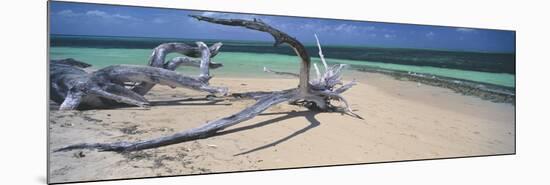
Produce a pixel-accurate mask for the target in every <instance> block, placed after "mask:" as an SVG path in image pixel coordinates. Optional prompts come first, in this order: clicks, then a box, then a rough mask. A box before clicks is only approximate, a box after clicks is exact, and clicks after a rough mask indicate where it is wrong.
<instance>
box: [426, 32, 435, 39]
mask: <svg viewBox="0 0 550 185" xmlns="http://www.w3.org/2000/svg"><path fill="white" fill-rule="evenodd" d="M426 37H428V38H433V37H435V33H434V32H428V33H426Z"/></svg>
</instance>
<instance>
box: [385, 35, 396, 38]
mask: <svg viewBox="0 0 550 185" xmlns="http://www.w3.org/2000/svg"><path fill="white" fill-rule="evenodd" d="M395 37H397V36H396V35H394V34H384V38H386V39H393V38H395Z"/></svg>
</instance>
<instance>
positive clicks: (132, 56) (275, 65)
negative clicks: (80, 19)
mask: <svg viewBox="0 0 550 185" xmlns="http://www.w3.org/2000/svg"><path fill="white" fill-rule="evenodd" d="M151 52H152V50H151V49H120V48H85V47H51V48H50V58H51V59H63V58H74V59H78V60H81V61H84V62H87V63H89V64H92V65H93V67H94V68H97V69H99V68H103V67H106V66H109V65H113V64H134V65H146V64H147V62H148V59H149V56H150V55H151ZM176 56H179V55H178V54H170V55H168V56H167V59H170V58H173V57H176ZM326 60H327V62H328V63H329V64H350V65H354V66H366V67H375V68H381V69H388V70H399V71H410V72H415V73H427V74H433V75H436V76H444V77H452V78H458V79H465V80H471V81H477V82H484V83H490V84H495V85H502V86H507V87H515V82H514V81H515V75H514V74H507V73H490V72H479V71H468V70H459V69H448V68H440V67H430V66H414V65H402V64H391V63H381V62H372V61H356V60H346V59H333V58H326ZM213 61H214V62H219V63H222V64H223V65H224V66H223V67H222V68H218V69H215V70H212V71H211V73H212V74H213V75H216V76H230V77H272V76H273V75H272V74H268V73H265V72H263V67H264V66H265V67H268V68H270V69H273V70H277V71H286V72H298V66H299V65H298V64H299V58H298V57H296V56H290V55H283V54H270V53H268V54H259V53H245V52H220V53H219V54H218V55H217V56H216V57H214V58H213ZM312 62H317V63H319V64H318V65H319V67H321V66H322V65H321V63H320V62H321V60H320V59H319V58H316V57H312ZM348 69H349V68H348ZM312 70H313V69H312ZM178 71H180V72H183V73H185V74H192V75H195V74H198V69H196V68H192V67H180V68H179V69H178Z"/></svg>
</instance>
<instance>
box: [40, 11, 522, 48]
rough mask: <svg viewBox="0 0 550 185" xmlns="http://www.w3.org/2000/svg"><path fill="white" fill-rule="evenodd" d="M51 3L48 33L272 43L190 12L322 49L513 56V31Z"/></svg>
mask: <svg viewBox="0 0 550 185" xmlns="http://www.w3.org/2000/svg"><path fill="white" fill-rule="evenodd" d="M50 4H51V7H50V33H52V34H68V35H102V36H138V37H163V38H190V39H215V40H217V39H219V40H224V39H230V40H258V41H272V40H273V39H272V37H271V36H269V35H268V34H266V33H262V32H258V31H251V30H247V29H243V28H238V27H230V26H223V25H215V24H211V23H207V22H199V21H197V20H195V19H193V18H191V17H188V16H187V15H189V14H194V15H204V16H210V17H220V18H241V19H252V18H259V19H262V20H263V21H264V22H266V23H268V24H270V25H272V26H273V27H275V28H277V29H280V30H282V31H284V32H286V33H288V34H289V35H292V36H294V37H296V38H297V39H298V40H300V41H301V42H303V43H314V42H315V37H314V36H313V34H314V33H316V34H317V35H318V36H319V37H320V40H321V43H322V44H323V45H361V46H378V47H395V48H424V49H439V50H460V51H482V52H515V33H514V32H511V31H500V30H485V29H470V28H453V27H439V26H420V25H407V24H388V23H376V22H359V21H343V20H328V19H312V18H297V17H282V16H264V15H252V14H234V13H217V12H204V11H187V10H172V9H158V8H141V7H128V6H108V5H96V4H81V3H63V2H50Z"/></svg>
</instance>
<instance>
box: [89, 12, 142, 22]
mask: <svg viewBox="0 0 550 185" xmlns="http://www.w3.org/2000/svg"><path fill="white" fill-rule="evenodd" d="M85 15H86V16H90V17H99V18H103V19H114V20H133V21H139V20H140V19H138V18H135V17H132V16H129V15H122V14H118V13H117V14H109V13H107V12H104V11H100V10H90V11H87V12H86V14H85Z"/></svg>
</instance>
